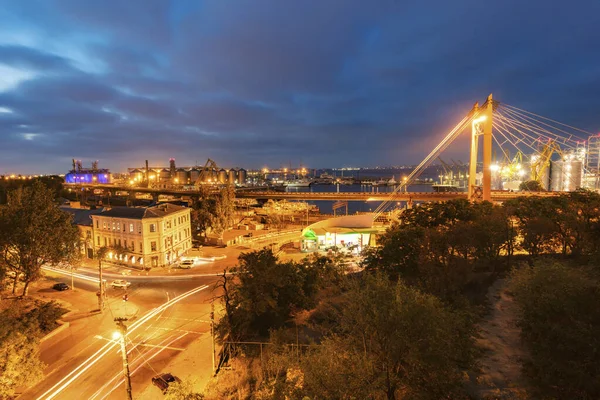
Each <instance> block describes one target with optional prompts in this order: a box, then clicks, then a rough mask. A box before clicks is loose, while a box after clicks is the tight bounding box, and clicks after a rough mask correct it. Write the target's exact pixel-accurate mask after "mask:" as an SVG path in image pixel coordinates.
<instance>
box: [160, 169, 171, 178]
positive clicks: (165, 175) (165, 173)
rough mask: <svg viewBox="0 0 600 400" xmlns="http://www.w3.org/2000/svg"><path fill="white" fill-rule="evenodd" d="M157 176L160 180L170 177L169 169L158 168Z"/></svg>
mask: <svg viewBox="0 0 600 400" xmlns="http://www.w3.org/2000/svg"><path fill="white" fill-rule="evenodd" d="M158 177H159V179H160V180H161V181H168V180H170V179H171V170H169V169H168V168H163V169H161V170H160V172H159V174H158Z"/></svg>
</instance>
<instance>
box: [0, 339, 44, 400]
mask: <svg viewBox="0 0 600 400" xmlns="http://www.w3.org/2000/svg"><path fill="white" fill-rule="evenodd" d="M38 347H39V346H38V339H37V338H35V337H32V336H27V335H25V334H23V333H21V332H13V333H12V334H11V335H10V336H8V337H5V338H3V339H2V340H0V399H9V398H13V396H14V395H15V390H16V389H17V388H18V387H20V386H25V385H33V384H36V383H37V382H39V381H40V380H41V379H42V378H43V377H44V373H43V371H44V364H43V363H42V362H41V361H40V359H39V354H38V353H39V348H38Z"/></svg>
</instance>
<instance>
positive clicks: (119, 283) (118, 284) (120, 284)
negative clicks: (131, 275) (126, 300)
mask: <svg viewBox="0 0 600 400" xmlns="http://www.w3.org/2000/svg"><path fill="white" fill-rule="evenodd" d="M129 285H131V282H127V281H126V280H125V279H117V280H114V281H112V282H111V284H110V286H112V288H113V289H117V288H121V289H127V288H128V287H129Z"/></svg>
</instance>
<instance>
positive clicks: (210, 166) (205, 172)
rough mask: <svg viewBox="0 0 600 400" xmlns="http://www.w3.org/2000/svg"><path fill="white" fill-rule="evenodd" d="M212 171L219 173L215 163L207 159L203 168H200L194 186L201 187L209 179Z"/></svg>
mask: <svg viewBox="0 0 600 400" xmlns="http://www.w3.org/2000/svg"><path fill="white" fill-rule="evenodd" d="M212 171H219V167H218V166H217V163H216V162H214V161H213V160H211V159H210V158H209V159H207V160H206V164H204V167H203V168H202V171H200V175H199V176H198V179H197V180H196V182H195V184H194V185H195V186H201V185H202V184H203V183H204V182H206V181H207V180H208V179H210V178H211V173H212Z"/></svg>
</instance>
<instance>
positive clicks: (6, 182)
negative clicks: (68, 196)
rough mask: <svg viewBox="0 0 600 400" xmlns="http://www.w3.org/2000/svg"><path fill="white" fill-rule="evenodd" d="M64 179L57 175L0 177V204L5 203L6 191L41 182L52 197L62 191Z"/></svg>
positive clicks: (6, 198)
mask: <svg viewBox="0 0 600 400" xmlns="http://www.w3.org/2000/svg"><path fill="white" fill-rule="evenodd" d="M64 182H65V181H64V179H63V178H61V177H60V176H57V175H50V176H41V177H39V178H34V179H0V204H6V202H7V200H8V193H9V192H12V191H14V190H17V189H19V188H24V187H31V186H33V185H35V184H38V183H41V184H42V185H44V186H45V187H46V188H48V190H50V191H51V192H52V195H53V197H54V198H56V197H58V196H59V195H61V194H62V192H63V189H62V188H63V183H64Z"/></svg>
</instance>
